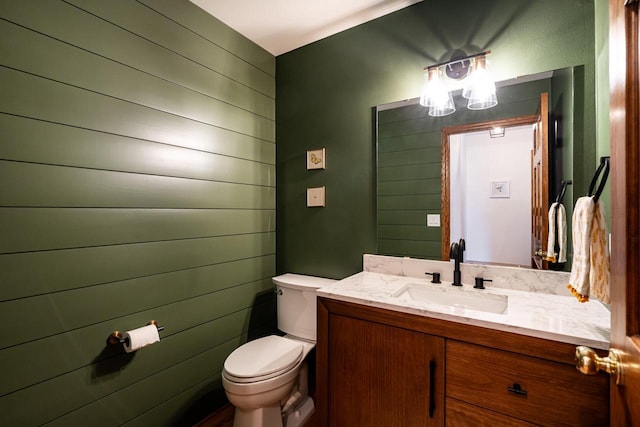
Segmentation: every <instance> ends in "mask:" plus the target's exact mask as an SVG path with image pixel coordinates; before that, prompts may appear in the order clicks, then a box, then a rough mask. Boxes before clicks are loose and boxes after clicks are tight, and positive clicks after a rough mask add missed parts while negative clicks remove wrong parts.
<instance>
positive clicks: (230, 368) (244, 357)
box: [224, 335, 303, 381]
mask: <svg viewBox="0 0 640 427" xmlns="http://www.w3.org/2000/svg"><path fill="white" fill-rule="evenodd" d="M302 348H303V346H302V344H301V343H298V342H295V341H292V340H290V339H287V338H283V337H280V336H277V335H271V336H268V337H264V338H259V339H257V340H253V341H249V342H248V343H246V344H244V345H242V346H240V347H238V348H237V349H235V350H234V351H233V352H232V353H231V354H230V355H229V357H227V360H225V362H224V370H225V371H226V373H227V374H229V375H230V376H232V377H235V378H237V379H240V380H241V379H252V380H254V381H255V380H257V379H266V378H267V377H268V378H270V377H273V376H276V375H277V374H279V373H280V372H283V371H288V370H289V369H291V368H292V367H293V366H294V365H295V364H296V363H298V362H299V361H300V359H301V358H302Z"/></svg>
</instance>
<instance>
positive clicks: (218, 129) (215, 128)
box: [0, 67, 275, 146]
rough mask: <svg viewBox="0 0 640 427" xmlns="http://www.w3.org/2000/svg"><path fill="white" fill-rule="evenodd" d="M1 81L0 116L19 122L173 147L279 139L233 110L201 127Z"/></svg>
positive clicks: (137, 106)
mask: <svg viewBox="0 0 640 427" xmlns="http://www.w3.org/2000/svg"><path fill="white" fill-rule="evenodd" d="M0 79H2V80H4V82H5V84H4V85H3V87H2V92H1V94H2V97H3V99H2V102H0V111H2V112H8V113H12V114H16V115H19V116H25V117H31V118H37V119H40V120H47V121H53V122H56V123H63V124H67V125H70V126H78V127H83V128H90V129H94V130H99V131H102V132H109V133H115V134H118V135H128V136H132V137H136V138H141V139H150V140H152V141H157V142H165V143H168V144H173V145H181V144H180V140H182V139H184V138H189V139H191V138H198V137H200V138H202V137H207V136H209V135H211V136H215V135H216V134H220V133H224V131H225V130H228V131H233V132H238V133H240V134H242V135H247V136H250V137H255V138H258V139H263V140H265V141H274V138H275V125H274V122H273V120H270V119H266V118H263V117H261V116H256V115H251V114H250V113H247V112H245V111H242V110H237V109H235V110H234V109H231V108H230V107H229V109H226V110H218V112H222V111H224V114H221V115H220V116H211V117H207V118H206V119H207V121H202V120H197V119H190V118H187V117H184V116H179V115H176V114H175V113H172V112H171V111H168V112H166V111H165V110H162V109H157V108H154V107H151V106H149V105H148V104H149V103H144V104H142V103H138V102H131V101H129V100H126V99H120V98H117V97H112V96H110V95H105V94H103V93H99V92H93V91H89V90H86V89H85V88H81V87H77V86H70V85H68V84H65V83H61V82H58V81H55V80H49V79H46V78H42V77H38V76H34V75H31V74H25V73H22V72H20V71H18V70H14V69H11V68H6V67H0ZM178 101H179V100H176V102H178ZM205 112H206V110H205ZM214 113H215V111H214ZM191 146H194V145H193V144H192V145H191Z"/></svg>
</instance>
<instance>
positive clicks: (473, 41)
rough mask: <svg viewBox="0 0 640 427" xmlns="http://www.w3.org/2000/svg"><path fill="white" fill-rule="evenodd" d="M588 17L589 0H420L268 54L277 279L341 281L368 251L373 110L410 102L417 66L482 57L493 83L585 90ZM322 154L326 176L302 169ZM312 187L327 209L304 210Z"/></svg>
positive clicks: (590, 34) (590, 52) (416, 90)
mask: <svg viewBox="0 0 640 427" xmlns="http://www.w3.org/2000/svg"><path fill="white" fill-rule="evenodd" d="M594 14H595V11H594V3H593V1H592V0H588V1H584V0H539V1H535V2H532V1H529V0H486V1H481V2H479V1H474V0H461V1H458V2H455V4H454V3H452V2H451V1H448V0H428V1H427V0H425V1H423V2H420V3H417V4H415V5H412V6H409V7H407V8H405V9H402V10H400V11H398V12H395V13H393V14H390V15H387V16H385V17H382V18H379V19H376V20H373V21H370V22H368V23H365V24H362V25H360V26H358V27H355V28H353V29H350V30H347V31H344V32H342V33H339V34H336V35H334V36H332V37H327V38H325V39H322V40H320V41H318V42H315V43H313V44H310V45H307V46H304V47H301V48H299V49H296V50H294V51H292V52H289V53H286V54H283V55H280V56H278V57H277V58H276V67H277V76H276V88H277V96H276V107H277V112H278V114H277V119H276V128H277V141H278V145H277V179H278V188H277V209H278V219H277V221H278V223H277V228H278V233H277V247H278V260H277V269H278V271H281V272H284V271H289V272H296V273H303V274H314V275H319V276H326V277H333V278H342V277H345V276H347V275H350V274H353V273H356V272H358V271H361V270H362V254H363V253H375V251H376V204H377V202H376V147H375V114H374V113H375V111H374V108H375V106H377V105H381V104H385V103H390V102H396V101H402V100H407V99H413V98H416V97H418V96H419V95H420V90H421V86H422V82H423V73H422V70H423V67H424V66H427V65H432V64H435V63H438V62H440V61H442V60H448V59H450V55H451V53H452V52H453V51H454V50H456V49H460V48H462V49H464V50H465V51H467V52H469V53H475V52H478V51H482V50H485V49H489V50H491V51H492V53H491V56H490V59H491V62H492V65H493V71H494V74H495V76H496V79H497V80H499V81H500V80H507V79H510V78H515V77H517V76H522V75H527V74H535V73H539V72H543V71H549V70H555V69H560V68H565V67H569V66H577V65H584V67H585V75H586V81H591V82H593V81H594V79H595V64H594V63H595V59H594V57H595V53H594ZM592 91H593V89H592ZM584 138H585V140H587V139H589V140H591V141H595V135H594V134H589V133H588V132H585V133H584ZM322 147H325V148H326V152H327V169H326V170H323V171H313V172H310V171H307V170H306V169H305V153H306V150H311V149H317V148H322ZM322 185H324V186H326V199H327V200H326V203H327V206H326V208H323V209H318V208H314V209H309V208H306V207H305V191H306V188H307V187H318V186H322Z"/></svg>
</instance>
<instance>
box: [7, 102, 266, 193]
mask: <svg viewBox="0 0 640 427" xmlns="http://www.w3.org/2000/svg"><path fill="white" fill-rule="evenodd" d="M0 127H2V129H3V134H4V135H3V138H4V142H3V144H2V145H0V159H4V160H14V161H22V162H30V163H42V164H49V165H58V166H74V167H82V168H93V169H102V170H109V171H119V172H134V173H143V174H154V175H162V176H171V177H179V178H194V179H202V180H208V181H226V182H233V183H240V184H253V185H264V186H273V185H274V184H275V166H274V165H273V164H267V163H261V162H256V161H254V160H253V159H252V158H251V157H253V156H251V155H249V157H250V158H249V159H242V158H237V157H236V156H228V155H220V154H216V153H208V152H204V151H202V150H196V149H191V148H188V147H187V148H185V147H177V146H173V145H167V144H158V143H154V142H151V141H145V140H140V139H135V138H127V137H123V136H118V135H112V134H106V133H96V132H91V131H88V130H84V129H79V128H75V127H69V126H61V125H55V124H52V123H48V122H42V121H34V120H29V119H25V118H22V117H17V116H10V115H6V114H0ZM272 146H273V144H265V148H272ZM265 151H267V150H265ZM268 151H272V150H268ZM265 154H266V155H265V157H266V158H269V157H270V156H271V155H272V154H267V153H265ZM168 160H170V161H168Z"/></svg>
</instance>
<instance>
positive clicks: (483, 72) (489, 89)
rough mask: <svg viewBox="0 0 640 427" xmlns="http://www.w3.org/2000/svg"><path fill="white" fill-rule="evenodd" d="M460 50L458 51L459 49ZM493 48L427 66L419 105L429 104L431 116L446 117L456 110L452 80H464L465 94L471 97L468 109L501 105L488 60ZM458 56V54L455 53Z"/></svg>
mask: <svg viewBox="0 0 640 427" xmlns="http://www.w3.org/2000/svg"><path fill="white" fill-rule="evenodd" d="M456 53H457V52H456ZM490 53H491V51H490V50H487V51H484V52H480V53H476V54H474V55H469V56H465V57H459V56H455V57H454V58H453V59H452V60H451V61H448V62H441V63H440V64H436V65H430V66H428V67H425V68H424V71H425V83H424V86H423V89H422V94H421V96H420V105H422V106H424V107H429V115H430V116H433V117H438V116H446V115H448V114H452V113H454V112H455V111H456V108H455V105H454V103H453V97H452V96H451V86H453V85H452V84H451V81H456V80H464V83H465V84H464V88H463V91H462V96H463V97H464V98H466V99H468V100H469V101H468V103H467V108H469V109H470V110H484V109H487V108H491V107H495V106H496V105H498V99H497V97H496V85H495V82H494V81H493V77H492V75H491V64H490V63H489V61H488V60H487V55H489V54H490ZM454 55H455V54H454Z"/></svg>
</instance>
